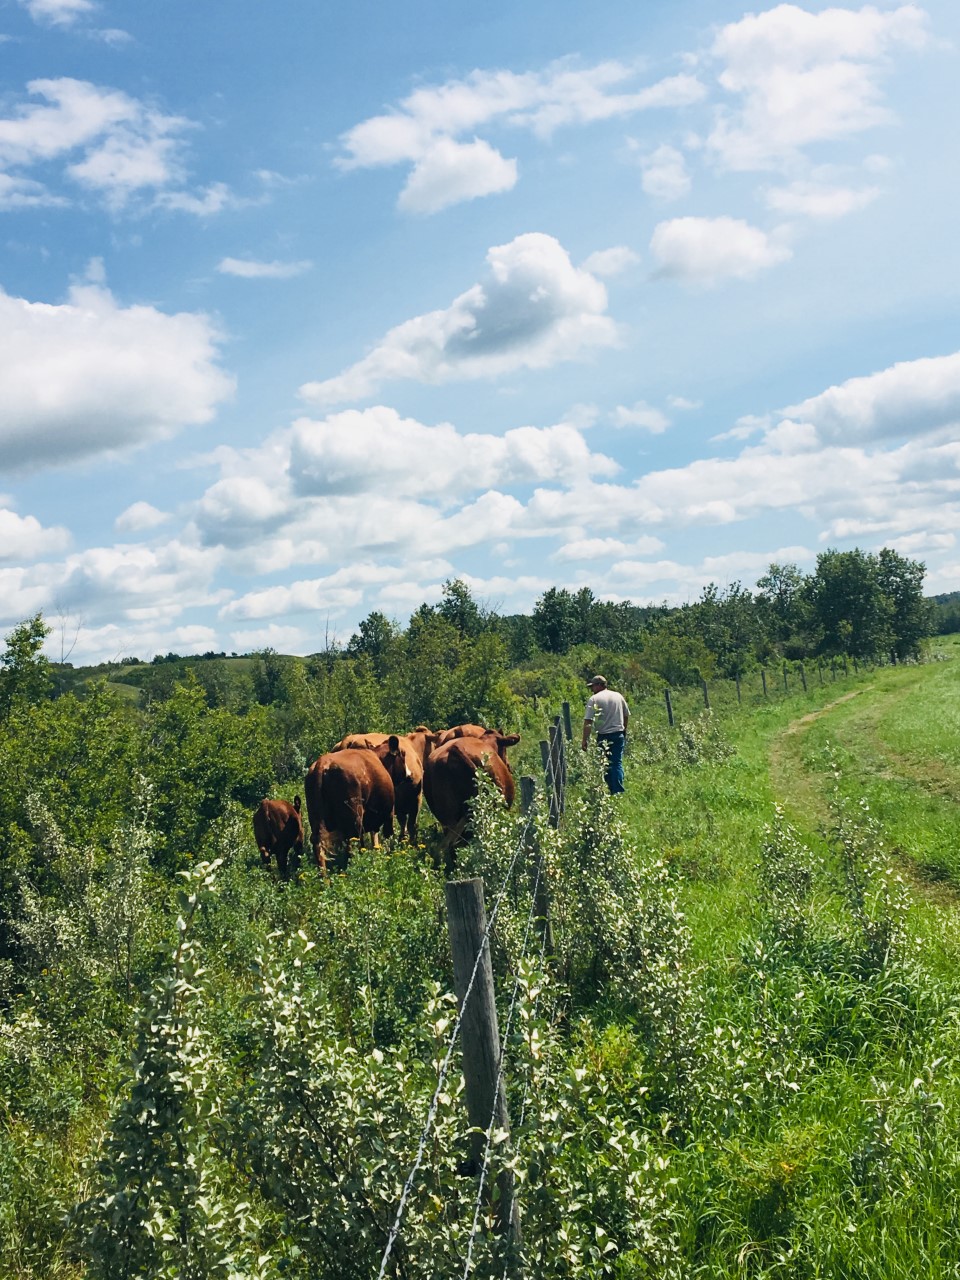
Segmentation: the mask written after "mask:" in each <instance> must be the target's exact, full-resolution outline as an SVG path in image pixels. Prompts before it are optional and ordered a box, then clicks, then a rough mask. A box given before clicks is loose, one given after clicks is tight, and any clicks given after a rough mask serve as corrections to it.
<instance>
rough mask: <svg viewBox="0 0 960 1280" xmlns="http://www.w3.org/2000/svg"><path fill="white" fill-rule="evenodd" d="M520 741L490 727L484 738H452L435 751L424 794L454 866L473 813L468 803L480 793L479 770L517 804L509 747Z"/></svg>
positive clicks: (508, 802)
mask: <svg viewBox="0 0 960 1280" xmlns="http://www.w3.org/2000/svg"><path fill="white" fill-rule="evenodd" d="M519 741H520V735H519V734H518V733H511V734H509V735H507V734H502V733H498V732H496V731H495V730H490V731H489V732H487V733H486V734H485V735H484V736H483V737H482V738H477V737H470V736H467V737H462V738H451V739H450V740H449V741H448V742H446V743H445V744H444V745H443V746H440V747H437V749H436V750H435V751H433V752H431V754H430V757H429V759H428V760H427V764H426V768H425V770H424V774H423V794H424V795H425V796H426V798H427V804H428V805H429V806H430V810H431V812H432V813H433V815H434V817H435V818H436V819H437V821H438V822H439V823H440V826H441V827H442V828H443V833H444V840H443V849H444V852H445V853H446V855H447V863H448V867H449V865H450V851H451V850H452V849H453V848H454V847H455V846H456V845H457V844H459V843H461V842H462V840H463V838H464V834H465V832H466V827H467V820H468V818H469V816H470V811H469V808H468V803H469V801H470V800H471V798H472V797H473V796H475V795H476V794H477V770H478V769H482V770H483V771H484V773H486V774H487V776H488V777H489V778H490V779H492V781H493V784H494V786H495V787H496V788H497V790H498V791H499V792H500V794H501V795H502V796H503V799H504V803H505V804H506V806H507V808H508V809H509V808H510V806H511V805H512V804H513V797H514V790H515V788H514V782H513V774H512V773H511V772H510V766H509V765H508V764H507V747H513V746H516V744H517V743H518V742H519Z"/></svg>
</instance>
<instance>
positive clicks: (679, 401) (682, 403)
mask: <svg viewBox="0 0 960 1280" xmlns="http://www.w3.org/2000/svg"><path fill="white" fill-rule="evenodd" d="M667 404H668V405H670V407H671V408H672V409H679V410H680V411H681V412H683V413H686V412H688V411H689V410H691V409H702V408H703V401H702V400H688V399H687V397H686V396H667Z"/></svg>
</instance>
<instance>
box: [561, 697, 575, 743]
mask: <svg viewBox="0 0 960 1280" xmlns="http://www.w3.org/2000/svg"><path fill="white" fill-rule="evenodd" d="M560 711H561V714H562V715H563V736H564V737H565V738H566V740H567V741H568V742H572V741H573V725H572V724H571V723H570V703H569V702H561V703H560Z"/></svg>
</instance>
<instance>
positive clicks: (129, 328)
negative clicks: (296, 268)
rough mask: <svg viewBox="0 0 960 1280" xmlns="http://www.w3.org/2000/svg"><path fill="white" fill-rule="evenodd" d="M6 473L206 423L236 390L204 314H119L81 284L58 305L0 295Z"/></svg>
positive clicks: (1, 450) (142, 310) (0, 440)
mask: <svg viewBox="0 0 960 1280" xmlns="http://www.w3.org/2000/svg"><path fill="white" fill-rule="evenodd" d="M0 332H2V333H3V335H4V340H3V343H2V344H0V382H2V384H3V388H4V394H3V397H2V399H0V466H5V467H8V468H11V469H17V468H19V469H36V468H39V467H48V466H51V465H59V464H62V463H64V462H71V461H74V460H76V459H80V458H86V457H92V456H93V455H95V454H99V453H105V452H115V451H120V450H127V449H131V448H133V447H135V446H138V445H143V444H145V443H147V442H148V441H151V440H158V439H162V438H165V437H168V436H171V435H173V434H175V433H176V432H177V431H180V430H182V429H183V428H184V427H186V426H194V425H199V424H201V423H205V422H209V421H210V419H211V418H212V417H213V415H214V412H215V410H216V406H217V404H218V403H219V402H220V401H222V400H223V399H225V398H226V397H227V396H229V395H230V394H231V393H232V391H233V385H234V383H233V379H232V378H231V377H230V376H228V375H227V374H226V373H224V371H223V370H222V369H221V368H220V367H219V366H218V364H217V363H216V361H217V356H218V351H217V344H218V341H219V335H218V334H217V332H216V331H215V329H214V328H213V326H212V325H211V323H210V321H209V320H208V319H207V317H206V316H203V315H195V314H191V313H187V312H181V313H179V314H176V315H168V314H166V313H165V312H162V311H158V310H157V309H156V308H154V307H148V306H130V307H123V306H121V305H119V304H118V303H117V301H116V300H115V298H114V297H113V295H112V294H111V293H110V292H109V291H108V290H106V289H104V288H100V287H97V286H94V285H77V286H75V287H74V288H72V289H71V290H70V293H69V297H68V301H67V302H65V303H63V304H61V305H51V304H47V303H38V302H29V301H27V300H26V299H24V298H15V297H12V296H10V295H9V294H6V293H3V292H2V290H0Z"/></svg>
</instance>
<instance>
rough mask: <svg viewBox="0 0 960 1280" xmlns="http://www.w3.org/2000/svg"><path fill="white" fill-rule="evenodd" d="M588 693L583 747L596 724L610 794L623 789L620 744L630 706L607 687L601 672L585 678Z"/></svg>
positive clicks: (624, 736) (624, 734) (623, 738)
mask: <svg viewBox="0 0 960 1280" xmlns="http://www.w3.org/2000/svg"><path fill="white" fill-rule="evenodd" d="M587 684H588V685H589V686H590V697H589V698H588V699H587V707H586V710H585V712H584V715H583V743H582V746H583V749H584V751H586V749H587V747H588V745H589V743H590V733H591V731H592V729H593V727H594V725H596V728H597V742H598V743H599V744H600V748H601V750H602V751H603V752H604V753H605V754H606V757H607V770H606V775H605V776H606V779H607V788H608V789H609V791H610V794H611V795H619V794H620V793H621V792H622V791H623V744H624V741H625V739H626V736H627V726H628V724H629V723H630V708H629V707H628V706H627V700H626V698H624V696H623V694H621V693H617V691H616V689H608V688H607V682H606V679H605V678H604V677H603V676H594V677H593V679H592V680H588V681H587Z"/></svg>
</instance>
